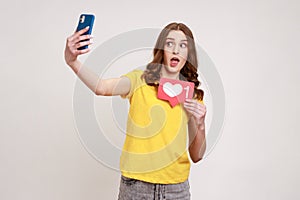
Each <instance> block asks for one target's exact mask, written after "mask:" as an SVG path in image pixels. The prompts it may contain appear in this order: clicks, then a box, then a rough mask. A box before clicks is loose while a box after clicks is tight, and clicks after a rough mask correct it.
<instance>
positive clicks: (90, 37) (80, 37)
mask: <svg viewBox="0 0 300 200" xmlns="http://www.w3.org/2000/svg"><path fill="white" fill-rule="evenodd" d="M92 38H93V36H92V35H81V36H79V37H78V40H79V41H81V40H89V39H92Z"/></svg>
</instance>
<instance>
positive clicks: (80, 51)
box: [77, 48, 90, 55]
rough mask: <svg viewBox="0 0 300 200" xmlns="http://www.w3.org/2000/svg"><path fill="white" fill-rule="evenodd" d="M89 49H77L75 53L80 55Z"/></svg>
mask: <svg viewBox="0 0 300 200" xmlns="http://www.w3.org/2000/svg"><path fill="white" fill-rule="evenodd" d="M89 51H90V49H89V48H86V49H83V50H77V54H78V55H82V54H85V53H88V52H89Z"/></svg>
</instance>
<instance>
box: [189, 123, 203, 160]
mask: <svg viewBox="0 0 300 200" xmlns="http://www.w3.org/2000/svg"><path fill="white" fill-rule="evenodd" d="M188 127H189V141H190V142H189V153H190V157H191V159H192V160H193V162H195V163H196V162H198V161H200V160H201V159H202V158H203V156H204V153H205V150H206V137H205V123H204V119H203V122H201V123H200V124H199V123H196V121H195V119H194V118H191V119H190V120H189V124H188Z"/></svg>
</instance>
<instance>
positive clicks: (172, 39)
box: [166, 38, 188, 42]
mask: <svg viewBox="0 0 300 200" xmlns="http://www.w3.org/2000/svg"><path fill="white" fill-rule="evenodd" d="M166 40H175V39H174V38H166ZM180 41H184V42H185V41H186V42H187V41H188V40H180Z"/></svg>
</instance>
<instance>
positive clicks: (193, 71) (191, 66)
mask: <svg viewBox="0 0 300 200" xmlns="http://www.w3.org/2000/svg"><path fill="white" fill-rule="evenodd" d="M172 30H180V31H182V32H183V33H184V34H185V35H186V36H187V40H188V45H187V46H188V57H187V60H186V62H185V65H184V66H183V68H182V69H181V70H180V75H179V79H180V80H186V81H190V82H193V83H194V84H195V87H194V95H193V98H194V99H199V100H203V96H204V92H203V90H201V89H199V88H198V87H199V86H200V84H201V83H200V81H199V80H198V73H197V68H198V61H197V53H196V47H195V41H194V37H193V34H192V31H191V30H190V29H189V28H188V27H187V26H186V25H184V24H183V23H176V22H173V23H170V24H168V25H167V26H166V27H165V28H164V29H163V30H162V31H161V32H160V34H159V36H158V38H157V41H156V44H155V47H154V49H153V60H152V61H151V62H150V63H149V64H148V65H147V67H146V69H145V71H144V73H143V74H142V76H141V78H144V79H145V82H146V83H147V84H148V85H151V86H155V87H158V84H159V79H160V77H161V73H160V72H161V68H162V66H163V64H164V45H165V42H166V37H167V36H168V34H169V32H170V31H172Z"/></svg>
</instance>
